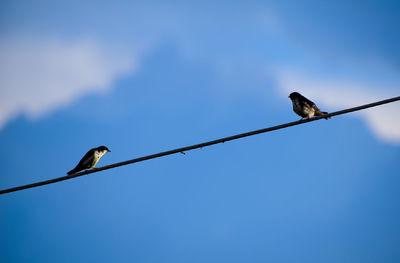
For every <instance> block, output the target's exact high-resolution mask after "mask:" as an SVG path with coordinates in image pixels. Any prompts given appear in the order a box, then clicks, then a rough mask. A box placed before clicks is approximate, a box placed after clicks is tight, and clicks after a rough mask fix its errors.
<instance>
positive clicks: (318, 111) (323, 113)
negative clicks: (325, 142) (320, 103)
mask: <svg viewBox="0 0 400 263" xmlns="http://www.w3.org/2000/svg"><path fill="white" fill-rule="evenodd" d="M325 114H328V113H327V112H326V111H320V110H317V111H316V112H315V116H323V115H325ZM330 118H331V117H325V118H324V119H325V120H327V119H330Z"/></svg>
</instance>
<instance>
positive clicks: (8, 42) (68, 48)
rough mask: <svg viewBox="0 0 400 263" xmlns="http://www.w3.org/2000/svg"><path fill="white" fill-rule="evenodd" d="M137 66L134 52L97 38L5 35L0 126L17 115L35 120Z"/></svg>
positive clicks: (1, 55) (0, 55) (0, 49)
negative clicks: (62, 38) (63, 38)
mask: <svg viewBox="0 0 400 263" xmlns="http://www.w3.org/2000/svg"><path fill="white" fill-rule="evenodd" d="M136 69H137V59H136V58H135V56H134V55H133V54H131V55H128V56H127V55H126V54H125V56H124V54H121V53H120V52H118V51H116V50H115V49H114V50H113V49H105V47H103V46H101V44H99V43H97V42H96V41H90V40H79V41H66V40H59V39H54V38H26V37H24V38H10V39H2V41H1V42H0V94H1V96H0V128H1V127H3V126H4V125H5V124H6V123H7V121H9V120H10V119H12V118H13V117H15V116H16V115H18V114H25V115H27V116H28V117H29V118H37V117H40V116H42V115H43V114H45V113H47V112H50V111H52V110H55V109H57V108H60V107H62V106H65V105H67V104H69V103H71V102H73V101H74V100H76V99H77V98H79V97H81V96H83V95H85V94H87V93H92V92H102V91H105V90H107V89H110V88H111V87H112V84H113V82H114V81H115V80H116V79H117V78H118V77H119V76H121V75H122V74H125V73H128V72H133V71H135V70H136Z"/></svg>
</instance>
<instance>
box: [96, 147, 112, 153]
mask: <svg viewBox="0 0 400 263" xmlns="http://www.w3.org/2000/svg"><path fill="white" fill-rule="evenodd" d="M97 151H99V152H103V153H107V152H111V151H110V150H109V149H108V148H107V147H106V146H99V147H97Z"/></svg>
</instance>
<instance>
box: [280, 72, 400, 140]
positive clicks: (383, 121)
mask: <svg viewBox="0 0 400 263" xmlns="http://www.w3.org/2000/svg"><path fill="white" fill-rule="evenodd" d="M277 81H278V85H279V87H280V91H281V92H282V94H283V95H285V96H288V94H289V93H290V92H293V91H298V92H300V93H302V94H303V95H305V96H306V97H308V98H309V99H311V100H313V101H314V102H315V103H317V104H318V105H320V107H321V108H322V109H326V108H327V109H326V110H328V111H329V110H331V111H334V110H339V109H344V108H350V107H354V106H359V105H362V104H367V103H371V102H375V101H378V100H383V99H387V98H391V97H396V96H399V93H398V91H399V89H398V88H396V87H398V86H400V83H393V84H387V83H386V84H385V85H381V86H378V85H377V84H373V85H371V84H367V83H365V82H363V81H359V80H358V81H348V80H333V79H329V78H318V77H315V76H311V75H307V74H304V72H302V74H300V73H297V72H293V71H281V72H280V73H278V74H277ZM354 114H356V113H354ZM358 115H359V116H362V117H363V118H364V119H365V121H366V122H367V124H368V126H369V127H370V128H371V130H372V131H373V132H374V134H375V135H376V136H378V137H379V138H381V139H383V140H384V141H386V142H390V143H396V144H399V143H400V117H399V116H400V102H394V103H391V104H386V105H381V106H378V107H374V108H370V109H366V110H363V111H360V112H358Z"/></svg>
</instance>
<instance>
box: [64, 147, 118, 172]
mask: <svg viewBox="0 0 400 263" xmlns="http://www.w3.org/2000/svg"><path fill="white" fill-rule="evenodd" d="M108 152H111V151H110V150H109V149H108V148H107V147H106V146H99V147H97V148H93V149H90V150H89V151H88V152H87V153H86V154H85V156H83V158H82V159H81V160H80V161H79V163H78V165H77V166H76V167H75V168H74V169H72V170H71V171H69V172H68V173H67V174H68V175H72V174H74V173H77V172H79V171H82V170H86V169H91V168H93V167H94V166H95V165H96V164H97V162H98V161H99V160H100V158H101V157H102V156H103V155H104V154H106V153H108Z"/></svg>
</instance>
